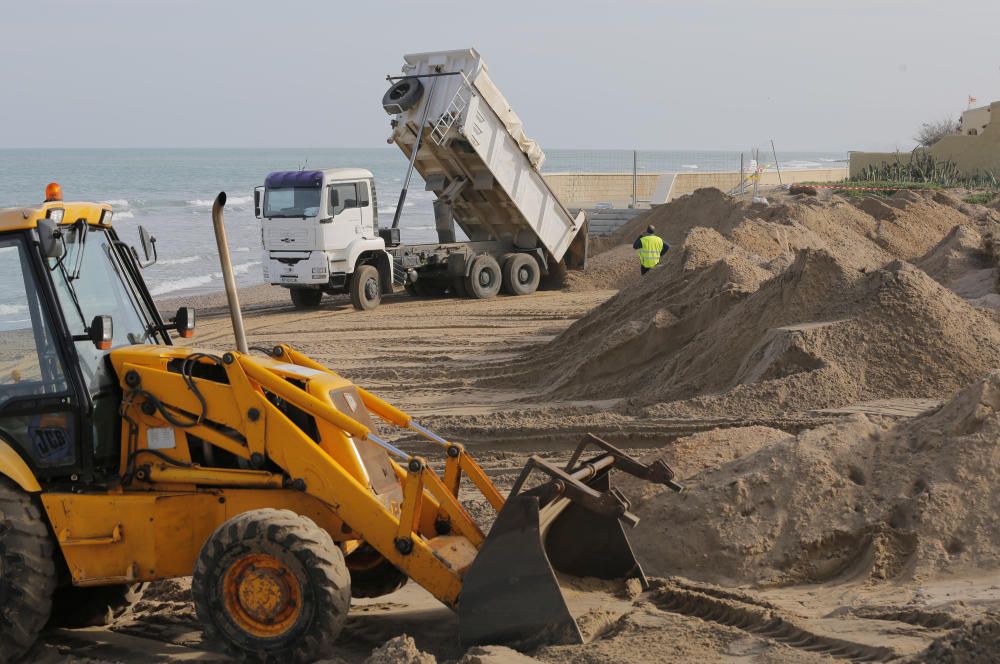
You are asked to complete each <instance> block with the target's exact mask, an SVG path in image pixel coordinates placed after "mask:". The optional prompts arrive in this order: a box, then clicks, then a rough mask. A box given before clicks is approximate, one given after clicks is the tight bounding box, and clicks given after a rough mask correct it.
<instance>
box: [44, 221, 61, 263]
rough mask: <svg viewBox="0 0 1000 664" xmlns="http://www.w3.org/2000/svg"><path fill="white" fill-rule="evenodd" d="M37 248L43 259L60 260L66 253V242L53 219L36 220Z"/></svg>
mask: <svg viewBox="0 0 1000 664" xmlns="http://www.w3.org/2000/svg"><path fill="white" fill-rule="evenodd" d="M38 248H39V249H40V250H41V252H42V256H44V257H45V258H62V257H63V255H64V254H65V253H66V241H65V240H63V236H62V231H61V230H59V224H57V223H56V220H55V219H48V218H46V219H39V220H38Z"/></svg>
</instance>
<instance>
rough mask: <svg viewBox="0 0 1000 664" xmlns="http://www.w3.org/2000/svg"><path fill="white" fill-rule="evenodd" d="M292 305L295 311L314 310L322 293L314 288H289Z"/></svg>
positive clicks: (321, 297)
mask: <svg viewBox="0 0 1000 664" xmlns="http://www.w3.org/2000/svg"><path fill="white" fill-rule="evenodd" d="M288 290H289V291H290V292H291V294H292V304H294V305H295V308H296V309H315V308H316V307H318V306H319V303H320V301H321V300H322V299H323V291H321V290H319V289H316V288H290V289H288Z"/></svg>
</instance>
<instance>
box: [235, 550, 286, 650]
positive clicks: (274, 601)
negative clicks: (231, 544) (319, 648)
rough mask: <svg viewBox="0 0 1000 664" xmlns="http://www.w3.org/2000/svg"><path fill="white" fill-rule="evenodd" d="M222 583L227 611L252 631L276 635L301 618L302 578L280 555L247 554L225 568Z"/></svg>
mask: <svg viewBox="0 0 1000 664" xmlns="http://www.w3.org/2000/svg"><path fill="white" fill-rule="evenodd" d="M223 587H224V592H225V606H226V610H227V612H228V613H229V615H230V616H231V617H232V618H233V620H234V621H235V622H236V623H237V624H238V625H239V626H240V627H241V628H242V629H244V630H246V631H247V632H249V633H250V634H253V635H255V636H259V637H271V636H276V635H279V634H282V633H284V632H286V631H288V629H290V628H291V627H292V626H293V625H294V624H295V622H296V620H298V617H299V614H300V612H301V606H302V601H301V588H300V586H299V582H298V580H297V579H296V578H295V575H294V574H292V571H291V570H290V569H289V568H288V567H287V566H286V565H285V564H284V563H282V562H281V561H280V560H278V559H277V558H272V557H271V556H268V555H265V554H250V555H248V556H244V557H243V558H241V559H240V560H238V561H237V562H236V563H235V564H233V566H232V567H230V568H229V570H228V571H227V572H226V576H225V578H224V579H223Z"/></svg>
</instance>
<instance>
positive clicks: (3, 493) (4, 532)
mask: <svg viewBox="0 0 1000 664" xmlns="http://www.w3.org/2000/svg"><path fill="white" fill-rule="evenodd" d="M54 551H55V543H54V542H53V541H52V535H51V534H50V533H49V527H48V524H47V523H46V521H45V517H44V516H43V514H42V510H41V508H40V507H39V506H38V504H37V503H36V502H35V501H34V500H33V499H32V497H31V496H30V495H28V494H27V493H25V492H24V491H22V490H21V488H20V487H18V486H17V485H16V484H14V483H13V482H10V481H9V480H7V479H6V478H2V477H0V662H14V661H17V660H18V659H19V658H20V657H21V656H22V655H24V653H26V652H27V651H28V649H30V648H31V646H32V645H33V644H34V643H35V639H37V638H38V633H39V632H40V631H42V628H43V627H45V623H47V622H48V620H49V614H50V612H51V610H52V593H53V592H54V591H55V589H56V565H55V561H54V559H53V552H54Z"/></svg>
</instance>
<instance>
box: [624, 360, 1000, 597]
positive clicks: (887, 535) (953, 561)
mask: <svg viewBox="0 0 1000 664" xmlns="http://www.w3.org/2000/svg"><path fill="white" fill-rule="evenodd" d="M998 411H1000V372H997V373H992V374H990V375H988V376H987V377H986V378H984V379H982V380H980V381H977V382H975V383H974V384H972V385H971V386H969V387H967V388H966V389H964V390H962V391H960V392H959V393H958V394H956V395H955V396H954V398H953V399H952V400H951V401H949V402H948V403H946V404H945V405H944V406H943V407H941V408H940V409H939V410H937V411H936V412H933V413H930V414H927V415H924V416H922V417H919V418H915V419H913V420H908V421H904V422H902V423H896V422H894V421H890V420H887V419H880V418H868V417H865V416H862V415H858V416H853V417H851V418H848V419H845V420H843V421H841V422H838V423H835V424H831V425H827V426H824V427H820V428H817V429H814V430H811V431H807V432H804V433H802V434H800V435H798V436H797V437H788V438H785V439H783V440H780V441H778V442H775V443H772V444H770V445H768V446H766V447H764V448H762V449H760V450H759V451H757V452H755V453H753V454H750V455H749V456H746V457H743V458H740V459H737V460H735V461H732V462H730V463H727V464H724V465H721V466H718V467H716V468H714V469H710V470H707V471H705V472H701V473H699V474H697V475H695V476H694V477H691V478H688V487H689V490H688V491H687V492H685V493H684V494H681V495H677V494H674V493H672V492H670V491H669V490H661V489H662V487H653V486H650V485H644V484H642V483H633V485H632V486H627V487H626V489H627V493H628V494H629V495H630V496H631V497H633V507H634V511H636V513H637V514H638V515H639V516H640V517H641V518H642V519H643V524H642V526H643V527H641V528H637V529H635V530H634V531H633V532H632V535H631V536H632V540H633V544H634V546H635V548H636V550H637V552H638V554H639V556H640V558H641V559H642V561H643V563H644V565H645V566H646V568H647V571H649V572H650V573H652V574H679V575H683V576H687V577H692V578H696V579H701V580H708V581H713V582H718V581H721V582H740V583H747V582H752V583H760V584H788V583H803V582H808V583H812V582H823V581H827V580H830V579H834V578H848V577H851V578H853V577H857V578H864V577H868V578H873V579H887V578H897V577H904V578H909V577H918V578H919V577H924V576H929V575H933V574H934V573H936V572H938V571H940V570H945V569H948V570H949V571H958V570H959V569H961V568H973V567H989V566H995V565H997V564H1000V515H998V514H997V512H996V510H995V509H994V506H995V505H996V504H998V501H1000V445H998V444H997V440H998V439H1000V412H998ZM625 484H628V482H627V481H626V482H625Z"/></svg>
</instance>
